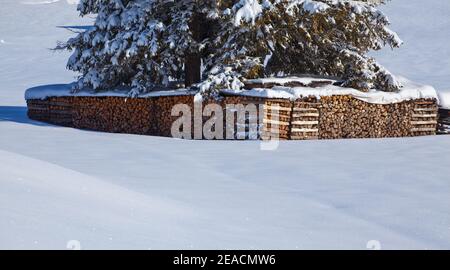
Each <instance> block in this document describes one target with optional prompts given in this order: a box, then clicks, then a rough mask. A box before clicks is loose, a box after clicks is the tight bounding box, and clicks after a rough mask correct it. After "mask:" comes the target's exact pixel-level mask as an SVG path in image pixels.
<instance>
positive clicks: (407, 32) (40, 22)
mask: <svg viewBox="0 0 450 270" xmlns="http://www.w3.org/2000/svg"><path fill="white" fill-rule="evenodd" d="M31 2H34V3H37V4H34V5H30V4H29V3H31ZM47 2H48V3H47ZM50 2H55V3H50ZM24 3H27V4H24ZM385 10H386V12H387V13H388V14H389V15H390V17H391V20H392V22H393V23H394V26H393V28H394V29H399V33H400V35H401V36H402V38H403V39H404V40H405V42H406V45H405V47H404V48H403V49H400V50H398V51H397V54H392V53H389V52H387V51H385V52H383V53H381V54H379V56H378V58H379V59H380V60H381V62H382V63H383V64H385V65H386V66H387V67H389V68H390V69H391V70H392V71H395V72H396V73H399V74H401V75H404V76H406V77H409V78H411V79H413V80H416V81H418V82H420V83H425V84H431V85H434V86H435V87H437V88H438V89H448V88H450V79H448V78H449V75H450V63H449V61H450V51H449V49H448V45H447V44H448V41H449V39H450V37H449V36H448V35H447V36H446V35H445V34H444V33H447V32H448V31H447V30H448V27H450V20H449V17H448V12H449V11H450V3H448V1H442V0H432V1H421V0H414V1H411V0H409V1H406V0H394V1H392V2H391V3H390V6H388V7H386V8H385ZM418 12H420V14H421V16H417V13H418ZM87 23H89V22H88V20H84V21H82V20H80V19H79V18H78V17H77V13H76V12H75V10H74V6H73V5H68V4H67V1H64V0H61V1H38V0H34V1H33V0H23V1H20V0H19V1H18V0H2V5H1V8H0V82H1V84H0V249H9V248H14V249H42V248H56V249H65V248H66V246H67V243H68V242H69V241H70V240H77V241H79V242H80V243H81V247H82V248H83V249H93V248H112V249H114V248H129V249H148V248H151V249H156V248H169V249H175V248H187V249H189V248H194V249H196V248H233V249H234V248H243V249H247V248H288V249H289V248H292V249H295V248H299V249H303V248H319V249H323V248H352V249H365V248H366V244H367V242H368V241H369V240H377V241H379V242H380V243H381V247H382V248H384V249H392V248H407V249H443V248H445V249H449V248H450V211H449V210H450V209H449V205H450V204H449V202H450V166H449V164H450V137H447V136H436V137H423V138H404V139H382V140H381V139H380V140H336V141H306V142H282V143H281V145H280V147H279V149H278V150H277V151H273V152H265V151H260V147H259V142H208V141H182V140H174V139H167V138H155V137H146V136H135V135H121V134H105V133H99V132H89V131H80V130H75V129H70V128H62V127H55V126H51V125H47V124H44V123H39V122H35V121H31V120H29V119H27V117H26V108H25V105H24V104H25V103H24V100H23V92H24V90H25V89H26V88H29V87H31V86H36V85H40V84H54V83H66V82H70V81H71V80H72V79H73V76H74V75H73V74H72V73H69V72H67V71H64V65H65V61H66V58H67V57H68V55H67V53H56V54H55V53H52V52H50V51H48V50H47V48H50V47H52V46H53V45H54V42H55V41H56V40H64V39H65V38H67V37H68V36H70V33H68V32H67V30H64V29H61V28H56V26H63V25H64V26H67V25H81V24H87ZM422 24H423V25H422Z"/></svg>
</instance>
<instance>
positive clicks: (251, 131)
mask: <svg viewBox="0 0 450 270" xmlns="http://www.w3.org/2000/svg"><path fill="white" fill-rule="evenodd" d="M211 102H214V101H207V102H206V104H210V103H211ZM264 104H265V99H264V98H258V97H246V96H225V97H224V98H223V99H221V101H220V103H219V105H220V106H222V108H223V116H224V119H223V120H224V125H223V126H224V136H223V138H228V137H229V136H228V137H227V131H228V132H229V131H230V130H232V131H233V136H232V138H233V139H236V140H257V139H260V138H261V135H262V132H263V126H264V125H263V119H264V115H263V113H264V111H263V110H262V107H263V106H264ZM229 105H234V106H231V107H236V105H240V106H243V108H247V109H249V110H253V109H256V114H251V112H250V111H248V112H246V113H245V116H244V118H243V119H241V118H239V115H238V113H237V112H236V111H235V110H233V109H229V108H230V106H229ZM227 106H228V108H227ZM248 106H253V108H251V107H248ZM230 114H233V120H234V121H232V122H231V123H228V122H227V117H226V116H227V115H230ZM207 120H208V119H207V118H205V119H203V121H204V122H205V121H207ZM242 130H243V132H242Z"/></svg>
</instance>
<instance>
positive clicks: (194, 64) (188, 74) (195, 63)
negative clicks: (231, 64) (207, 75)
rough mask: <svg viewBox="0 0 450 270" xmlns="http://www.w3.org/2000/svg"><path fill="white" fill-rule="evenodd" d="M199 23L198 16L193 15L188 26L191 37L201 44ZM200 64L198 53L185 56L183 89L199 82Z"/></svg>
mask: <svg viewBox="0 0 450 270" xmlns="http://www.w3.org/2000/svg"><path fill="white" fill-rule="evenodd" d="M201 23H202V21H201V18H200V16H199V14H194V15H193V16H192V20H191V23H190V24H189V27H190V29H191V32H192V36H193V38H194V40H195V41H197V42H201V38H202V33H201ZM201 64H202V60H201V55H200V52H191V53H189V54H187V55H186V58H185V63H184V74H185V75H184V76H185V78H184V84H185V87H189V86H191V85H193V84H195V83H199V82H200V81H201Z"/></svg>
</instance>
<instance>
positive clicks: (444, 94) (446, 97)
mask: <svg viewBox="0 0 450 270" xmlns="http://www.w3.org/2000/svg"><path fill="white" fill-rule="evenodd" d="M439 100H440V106H441V107H442V108H445V109H450V90H448V91H440V92H439Z"/></svg>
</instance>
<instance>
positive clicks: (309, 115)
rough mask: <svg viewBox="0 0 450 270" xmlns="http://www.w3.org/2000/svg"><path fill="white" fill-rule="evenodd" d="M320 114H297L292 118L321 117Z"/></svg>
mask: <svg viewBox="0 0 450 270" xmlns="http://www.w3.org/2000/svg"><path fill="white" fill-rule="evenodd" d="M319 116H320V115H319V113H295V114H293V115H292V117H319Z"/></svg>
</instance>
